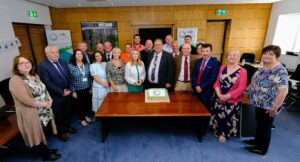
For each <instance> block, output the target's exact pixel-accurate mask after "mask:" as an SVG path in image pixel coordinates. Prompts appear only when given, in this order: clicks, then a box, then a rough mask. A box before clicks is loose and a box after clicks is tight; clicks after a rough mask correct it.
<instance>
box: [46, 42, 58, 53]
mask: <svg viewBox="0 0 300 162" xmlns="http://www.w3.org/2000/svg"><path fill="white" fill-rule="evenodd" d="M51 48H56V49H57V50H59V48H58V47H57V46H56V45H52V44H49V45H48V46H47V47H46V48H45V53H46V54H49V53H50V49H51Z"/></svg>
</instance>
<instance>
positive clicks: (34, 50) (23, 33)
mask: <svg viewBox="0 0 300 162" xmlns="http://www.w3.org/2000/svg"><path fill="white" fill-rule="evenodd" d="M13 28H14V32H15V35H16V37H18V38H19V40H20V42H21V46H20V47H19V51H20V54H21V55H22V56H26V57H28V58H31V59H32V61H33V62H34V64H35V65H38V64H40V63H41V62H42V61H43V60H44V59H45V52H44V49H45V47H46V46H47V39H46V34H45V29H44V26H42V25H28V24H13Z"/></svg>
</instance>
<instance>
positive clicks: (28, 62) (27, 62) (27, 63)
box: [19, 61, 31, 66]
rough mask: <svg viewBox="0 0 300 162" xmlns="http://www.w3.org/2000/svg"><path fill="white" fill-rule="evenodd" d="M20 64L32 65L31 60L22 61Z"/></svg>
mask: <svg viewBox="0 0 300 162" xmlns="http://www.w3.org/2000/svg"><path fill="white" fill-rule="evenodd" d="M19 65H22V66H24V65H31V62H30V61H26V62H20V63H19Z"/></svg>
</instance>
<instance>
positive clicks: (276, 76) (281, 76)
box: [248, 64, 288, 109]
mask: <svg viewBox="0 0 300 162" xmlns="http://www.w3.org/2000/svg"><path fill="white" fill-rule="evenodd" d="M286 87H288V73H287V70H286V68H285V67H284V66H283V65H282V64H280V65H278V66H276V67H274V68H272V69H268V70H265V69H263V68H260V69H258V70H257V71H256V72H255V74H254V75H253V77H252V81H251V86H250V89H249V93H248V95H249V102H250V104H251V105H253V106H255V107H260V108H263V109H271V108H272V103H273V102H274V101H275V98H276V96H277V94H278V89H281V88H286Z"/></svg>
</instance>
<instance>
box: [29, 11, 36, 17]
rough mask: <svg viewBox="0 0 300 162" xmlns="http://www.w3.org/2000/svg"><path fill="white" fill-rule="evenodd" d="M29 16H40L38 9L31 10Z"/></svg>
mask: <svg viewBox="0 0 300 162" xmlns="http://www.w3.org/2000/svg"><path fill="white" fill-rule="evenodd" d="M28 16H29V17H38V13H37V12H36V11H32V10H29V11H28Z"/></svg>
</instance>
